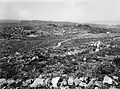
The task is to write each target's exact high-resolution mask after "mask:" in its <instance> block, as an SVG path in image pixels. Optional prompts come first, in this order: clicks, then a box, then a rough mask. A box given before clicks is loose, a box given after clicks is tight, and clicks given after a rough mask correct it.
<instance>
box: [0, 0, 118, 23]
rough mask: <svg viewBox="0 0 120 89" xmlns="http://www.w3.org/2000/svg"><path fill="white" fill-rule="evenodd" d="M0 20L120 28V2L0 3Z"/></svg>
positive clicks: (7, 0) (50, 0)
mask: <svg viewBox="0 0 120 89" xmlns="http://www.w3.org/2000/svg"><path fill="white" fill-rule="evenodd" d="M0 19H1V20H4V19H5V20H47V21H71V22H72V21H73V22H98V23H119V24H120V0H0Z"/></svg>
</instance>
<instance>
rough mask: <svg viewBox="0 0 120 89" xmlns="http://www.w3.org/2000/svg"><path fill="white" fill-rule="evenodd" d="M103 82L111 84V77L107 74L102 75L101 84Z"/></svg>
mask: <svg viewBox="0 0 120 89" xmlns="http://www.w3.org/2000/svg"><path fill="white" fill-rule="evenodd" d="M105 83H107V84H113V80H112V78H110V77H109V76H107V75H106V76H105V77H104V79H103V84H105Z"/></svg>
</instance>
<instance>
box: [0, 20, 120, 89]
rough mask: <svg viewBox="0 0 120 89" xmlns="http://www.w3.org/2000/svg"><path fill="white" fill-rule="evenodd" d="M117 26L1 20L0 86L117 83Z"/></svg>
mask: <svg viewBox="0 0 120 89" xmlns="http://www.w3.org/2000/svg"><path fill="white" fill-rule="evenodd" d="M116 28H117V29H119V27H118V26H117V27H115V26H113V27H112V26H111V27H110V28H109V27H108V26H107V25H99V24H88V23H87V24H85V23H84V24H79V23H72V22H52V21H36V20H34V21H0V88H1V89H36V88H39V89H53V88H51V87H54V88H55V87H57V88H58V87H59V88H60V89H119V88H120V72H119V71H120V64H119V63H120V61H119V59H120V33H119V31H118V30H116ZM43 80H44V83H43ZM48 80H49V81H48ZM63 80H64V81H66V83H64V84H62V83H63V82H64V81H63ZM45 81H46V83H45ZM72 81H73V82H72ZM55 82H56V83H55ZM71 82H72V83H71ZM66 87H67V88H66ZM113 87H114V88H113Z"/></svg>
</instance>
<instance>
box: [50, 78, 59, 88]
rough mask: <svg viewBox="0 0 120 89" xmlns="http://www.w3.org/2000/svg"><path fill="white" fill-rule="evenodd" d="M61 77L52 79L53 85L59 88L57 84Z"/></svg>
mask: <svg viewBox="0 0 120 89" xmlns="http://www.w3.org/2000/svg"><path fill="white" fill-rule="evenodd" d="M59 79H60V77H55V78H53V79H52V80H51V83H52V86H53V87H54V88H57V84H58V81H59Z"/></svg>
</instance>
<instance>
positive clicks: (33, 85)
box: [30, 78, 44, 87]
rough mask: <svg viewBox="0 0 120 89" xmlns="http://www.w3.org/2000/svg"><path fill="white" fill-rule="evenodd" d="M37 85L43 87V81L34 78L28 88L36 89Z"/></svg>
mask: <svg viewBox="0 0 120 89" xmlns="http://www.w3.org/2000/svg"><path fill="white" fill-rule="evenodd" d="M39 85H41V86H42V85H44V79H40V78H36V79H35V80H34V82H33V83H32V84H31V85H30V87H37V86H39Z"/></svg>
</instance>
